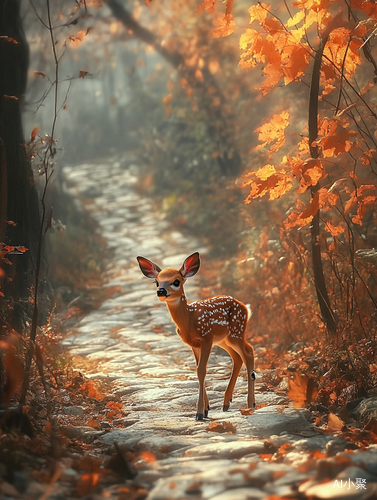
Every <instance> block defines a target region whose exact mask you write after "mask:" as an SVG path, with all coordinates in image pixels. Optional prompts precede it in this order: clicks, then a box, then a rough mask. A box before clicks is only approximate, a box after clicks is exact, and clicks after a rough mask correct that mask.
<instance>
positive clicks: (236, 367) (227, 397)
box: [218, 342, 243, 411]
mask: <svg viewBox="0 0 377 500" xmlns="http://www.w3.org/2000/svg"><path fill="white" fill-rule="evenodd" d="M218 345H219V347H221V348H222V349H224V350H225V351H226V352H227V353H228V354H229V355H230V357H231V358H232V360H233V370H232V375H231V377H230V380H229V384H228V387H227V389H226V391H225V394H224V405H223V411H228V410H229V405H230V403H231V402H232V396H233V391H234V386H235V385H236V381H237V377H238V375H239V373H240V370H241V367H242V363H243V361H242V358H241V356H240V355H239V354H238V353H237V351H235V350H234V349H233V347H231V346H230V345H227V344H226V343H225V342H222V343H221V344H218Z"/></svg>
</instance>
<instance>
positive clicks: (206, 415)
mask: <svg viewBox="0 0 377 500" xmlns="http://www.w3.org/2000/svg"><path fill="white" fill-rule="evenodd" d="M208 412H209V406H207V409H206V410H204V418H207V417H208Z"/></svg>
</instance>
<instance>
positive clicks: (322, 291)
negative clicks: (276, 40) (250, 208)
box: [308, 37, 337, 336]
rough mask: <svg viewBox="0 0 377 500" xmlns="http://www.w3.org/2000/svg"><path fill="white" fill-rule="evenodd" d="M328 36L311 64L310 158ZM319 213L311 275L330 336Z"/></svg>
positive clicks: (315, 222)
mask: <svg viewBox="0 0 377 500" xmlns="http://www.w3.org/2000/svg"><path fill="white" fill-rule="evenodd" d="M327 38H328V37H324V38H323V39H322V41H321V44H320V47H319V49H318V51H317V53H316V56H315V59H314V65H313V73H312V81H311V85H310V98H309V120H308V122H309V147H310V155H311V157H312V158H319V150H318V146H316V145H313V142H314V141H315V140H316V139H317V137H318V93H319V77H320V69H321V63H322V55H323V50H324V48H325V45H326V42H327ZM319 189H320V184H319V182H318V183H317V184H316V185H315V186H312V188H311V196H312V198H313V197H314V196H315V194H316V193H317V192H318V190H319ZM319 215H320V210H319V209H318V212H317V213H316V214H315V216H314V217H313V220H312V223H311V230H310V231H311V246H312V262H313V275H314V284H315V288H316V292H317V298H318V303H319V307H320V310H321V315H322V318H323V320H324V322H325V324H326V327H327V331H328V332H329V334H330V335H331V336H335V335H336V327H337V324H336V320H335V317H334V313H333V311H332V309H331V304H330V299H329V296H328V293H327V288H326V282H325V277H324V273H323V266H322V258H321V245H320V239H319Z"/></svg>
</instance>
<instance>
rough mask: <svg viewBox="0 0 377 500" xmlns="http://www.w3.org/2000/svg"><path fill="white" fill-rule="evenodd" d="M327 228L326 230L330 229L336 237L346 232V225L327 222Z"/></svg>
mask: <svg viewBox="0 0 377 500" xmlns="http://www.w3.org/2000/svg"><path fill="white" fill-rule="evenodd" d="M325 229H326V231H329V232H330V233H331V234H332V235H333V236H335V237H337V236H339V235H340V234H342V233H344V227H342V226H333V225H332V224H331V223H330V222H326V224H325Z"/></svg>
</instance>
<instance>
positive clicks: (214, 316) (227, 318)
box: [137, 252, 255, 420]
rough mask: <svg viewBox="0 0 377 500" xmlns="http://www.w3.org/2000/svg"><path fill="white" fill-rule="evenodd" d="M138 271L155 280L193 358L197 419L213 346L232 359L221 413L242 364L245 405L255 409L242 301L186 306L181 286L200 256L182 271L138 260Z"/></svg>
mask: <svg viewBox="0 0 377 500" xmlns="http://www.w3.org/2000/svg"><path fill="white" fill-rule="evenodd" d="M137 261H138V263H139V266H140V269H141V272H142V273H143V274H144V276H146V277H147V278H151V279H154V280H155V281H154V282H155V283H156V285H157V297H158V298H159V299H160V300H161V301H162V302H166V305H167V307H168V310H169V313H170V316H171V318H172V320H173V321H174V323H175V324H176V327H177V329H176V331H177V334H178V335H179V336H180V337H181V339H182V341H183V342H185V343H186V344H188V345H189V346H190V347H191V349H192V351H193V353H194V356H195V361H196V367H197V375H198V379H199V398H198V405H197V413H196V420H203V417H207V416H208V410H209V402H208V397H207V393H206V390H205V386H204V379H205V376H206V370H207V363H208V358H209V355H210V352H211V348H212V346H213V345H214V344H217V345H218V346H220V347H222V348H223V349H225V351H227V352H228V353H229V354H230V356H231V358H232V360H233V371H232V375H231V377H230V380H229V384H228V387H227V389H226V391H225V395H224V405H223V411H227V410H228V409H229V403H230V402H231V401H232V394H233V389H234V386H235V384H236V380H237V377H238V374H239V372H240V369H241V367H242V363H245V365H246V368H247V379H248V395H247V405H248V407H249V408H251V407H253V406H255V394H254V392H255V387H254V386H255V371H254V351H253V348H252V346H251V345H250V344H249V343H248V342H247V341H246V340H245V330H246V325H247V321H248V310H247V308H246V306H245V305H244V304H242V302H239V301H238V300H236V299H234V298H233V297H229V296H217V297H212V298H209V299H204V300H197V301H195V302H189V303H187V300H186V296H185V292H184V290H183V285H184V283H185V281H186V279H187V278H190V277H191V276H195V274H196V273H197V272H198V271H199V267H200V259H199V253H198V252H195V253H193V254H192V255H190V256H189V257H187V258H186V259H185V261H184V262H183V265H182V267H181V269H180V270H179V271H178V270H176V269H164V270H161V269H160V267H158V266H157V265H156V264H154V263H153V262H152V261H150V260H148V259H145V258H144V257H137Z"/></svg>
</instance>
